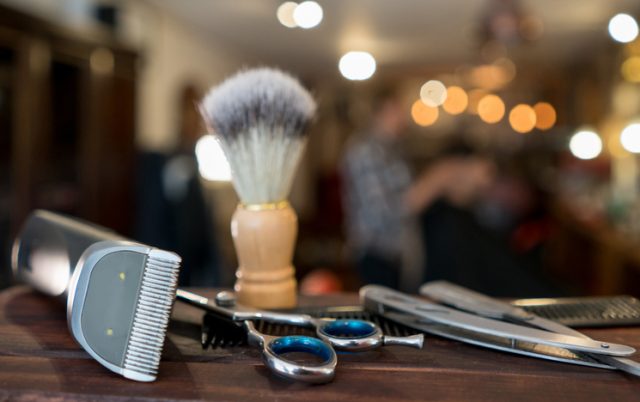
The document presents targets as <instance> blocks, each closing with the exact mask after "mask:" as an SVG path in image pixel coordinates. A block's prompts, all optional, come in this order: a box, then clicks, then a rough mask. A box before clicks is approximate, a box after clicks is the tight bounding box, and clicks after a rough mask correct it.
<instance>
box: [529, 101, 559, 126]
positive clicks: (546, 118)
mask: <svg viewBox="0 0 640 402" xmlns="http://www.w3.org/2000/svg"><path fill="white" fill-rule="evenodd" d="M533 111H534V112H535V114H536V128H537V129H538V130H549V129H550V128H551V127H553V126H554V125H555V124H556V110H555V109H554V108H553V106H551V104H549V103H547V102H538V103H536V104H535V105H534V106H533Z"/></svg>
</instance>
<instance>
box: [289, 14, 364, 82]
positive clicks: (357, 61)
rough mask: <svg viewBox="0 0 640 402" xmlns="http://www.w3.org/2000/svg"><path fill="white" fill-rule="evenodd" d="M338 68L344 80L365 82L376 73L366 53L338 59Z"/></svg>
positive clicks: (354, 53) (350, 53) (353, 53)
mask: <svg viewBox="0 0 640 402" xmlns="http://www.w3.org/2000/svg"><path fill="white" fill-rule="evenodd" d="M298 7H300V6H298ZM338 68H339V69H340V73H341V74H342V75H343V76H344V77H345V78H346V79H349V80H355V81H361V80H366V79H368V78H371V76H372V75H373V73H375V72H376V59H374V58H373V56H372V55H371V54H369V53H367V52H348V53H346V54H345V55H344V56H342V57H341V58H340V62H339V63H338Z"/></svg>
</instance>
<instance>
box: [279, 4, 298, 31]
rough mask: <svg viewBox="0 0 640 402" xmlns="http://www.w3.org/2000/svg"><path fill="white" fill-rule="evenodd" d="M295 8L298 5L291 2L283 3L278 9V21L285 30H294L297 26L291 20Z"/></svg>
mask: <svg viewBox="0 0 640 402" xmlns="http://www.w3.org/2000/svg"><path fill="white" fill-rule="evenodd" d="M296 7H298V3H294V2H293V1H287V2H284V3H282V4H280V7H278V11H277V12H276V16H277V17H278V21H280V23H281V24H282V25H284V26H285V27H287V28H295V27H297V26H298V24H296V21H295V20H294V19H293V12H294V11H295V10H296Z"/></svg>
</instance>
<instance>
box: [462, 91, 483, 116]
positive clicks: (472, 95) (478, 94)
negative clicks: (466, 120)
mask: <svg viewBox="0 0 640 402" xmlns="http://www.w3.org/2000/svg"><path fill="white" fill-rule="evenodd" d="M486 94H487V92H486V91H484V90H482V89H472V90H471V91H469V106H468V107H467V111H468V112H469V113H470V114H478V103H480V99H482V98H484V96H485V95H486Z"/></svg>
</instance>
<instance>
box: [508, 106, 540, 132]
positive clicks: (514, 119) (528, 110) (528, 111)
mask: <svg viewBox="0 0 640 402" xmlns="http://www.w3.org/2000/svg"><path fill="white" fill-rule="evenodd" d="M509 124H511V128H513V129H514V130H515V131H517V132H518V133H522V134H524V133H528V132H529V131H531V130H533V128H534V127H535V126H536V112H534V111H533V108H532V107H531V106H529V105H525V104H523V103H521V104H519V105H516V106H514V107H513V109H511V112H510V113H509Z"/></svg>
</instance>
